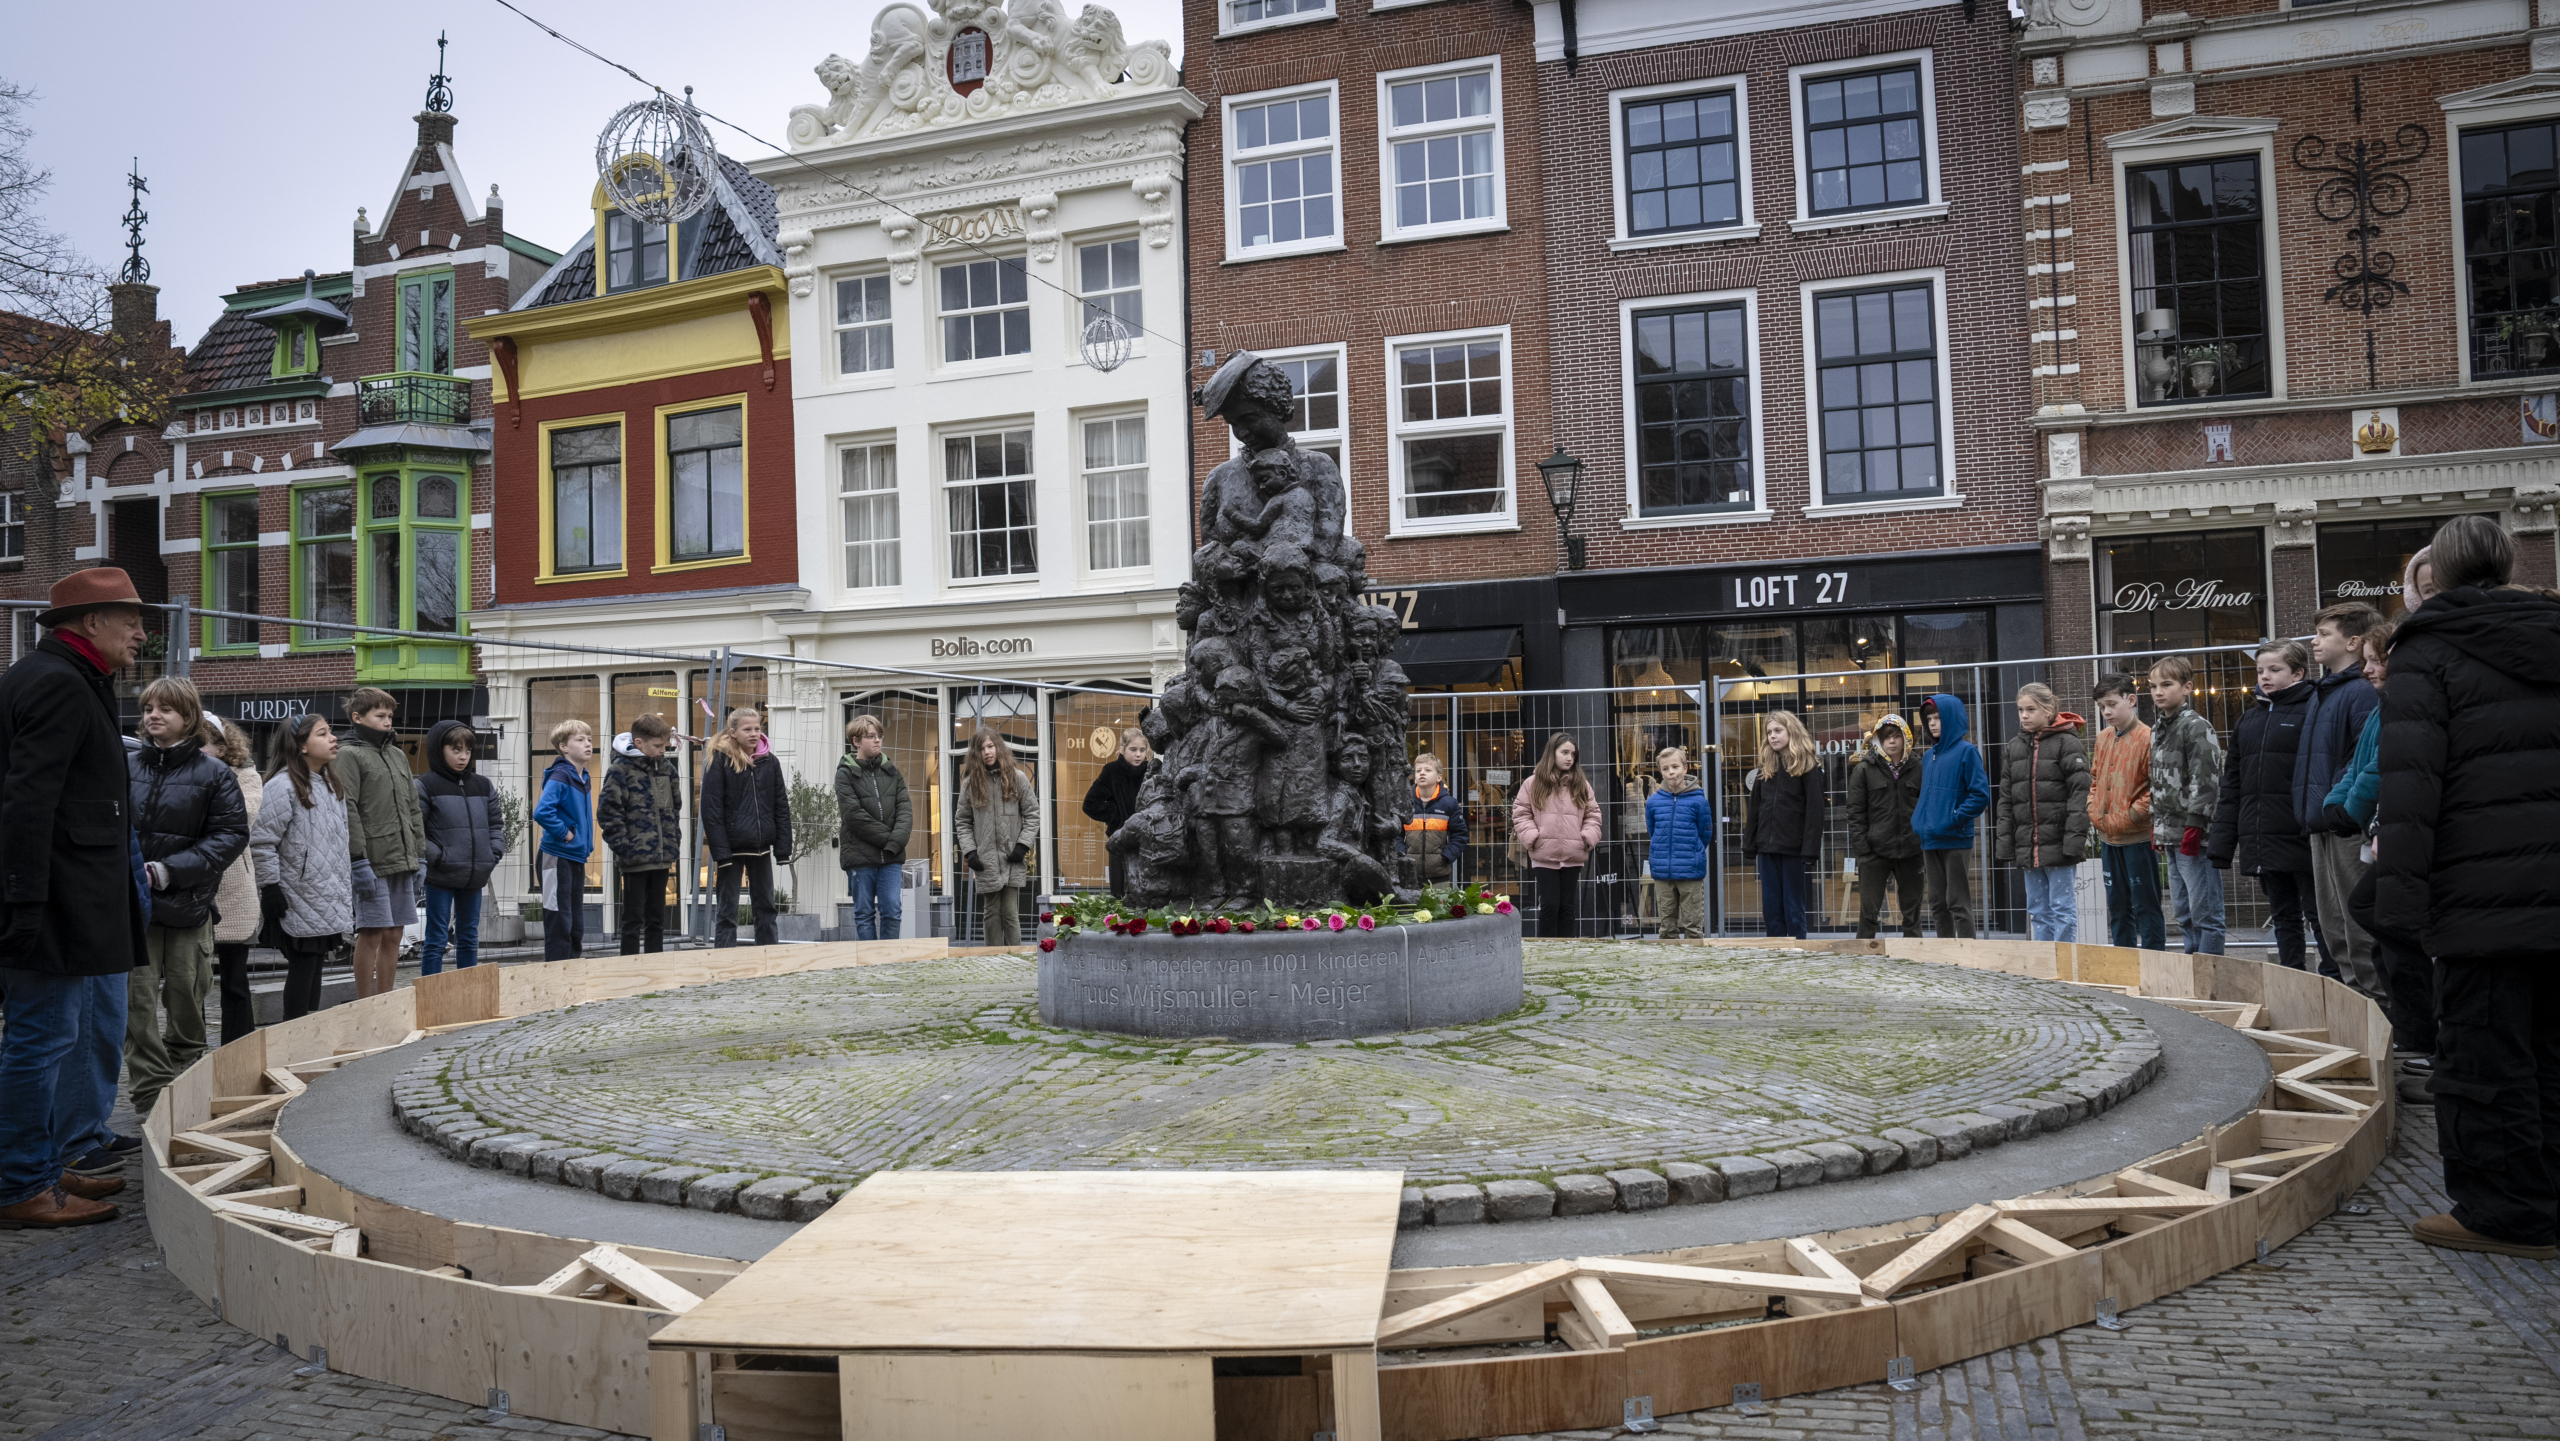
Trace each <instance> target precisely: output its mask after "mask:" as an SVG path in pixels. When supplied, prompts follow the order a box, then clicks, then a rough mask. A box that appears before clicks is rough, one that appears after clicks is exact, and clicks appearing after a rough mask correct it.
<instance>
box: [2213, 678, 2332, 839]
mask: <svg viewBox="0 0 2560 1441" xmlns="http://www.w3.org/2000/svg"><path fill="white" fill-rule="evenodd" d="M2310 701H2311V683H2310V682H2309V681H2308V680H2302V681H2296V682H2295V683H2294V684H2292V685H2291V686H2288V687H2286V688H2285V689H2283V690H2280V691H2277V692H2276V693H2275V694H2274V695H2271V696H2264V697H2261V698H2260V701H2259V702H2258V703H2255V704H2252V705H2251V706H2250V707H2249V711H2248V714H2246V715H2243V716H2242V717H2240V724H2238V725H2236V726H2234V727H2232V730H2231V749H2230V750H2229V751H2227V752H2225V753H2224V755H2223V760H2222V796H2221V799H2220V800H2219V801H2218V802H2216V804H2215V806H2214V811H2213V834H2212V836H2211V837H2210V838H2209V839H2208V840H2207V841H2206V842H2205V854H2206V855H2208V856H2210V857H2212V858H2213V863H2214V864H2215V865H2217V866H2229V867H2231V868H2232V869H2233V870H2236V871H2239V872H2241V873H2242V874H2244V875H2251V874H2255V873H2257V872H2259V871H2293V872H2296V873H2300V872H2307V871H2309V870H2310V869H2311V838H2310V837H2309V836H2306V835H2304V834H2303V833H2302V823H2301V822H2300V821H2298V820H2296V819H2295V818H2294V814H2293V758H2294V754H2295V752H2297V751H2298V750H2300V749H2301V746H2302V732H2303V725H2304V722H2305V721H2307V720H2308V719H2309V718H2310V715H2311V706H2310Z"/></svg>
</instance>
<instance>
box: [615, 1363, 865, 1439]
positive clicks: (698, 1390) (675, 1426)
mask: <svg viewBox="0 0 2560 1441" xmlns="http://www.w3.org/2000/svg"><path fill="white" fill-rule="evenodd" d="M827 1379H828V1380H829V1381H830V1382H832V1381H833V1380H834V1379H835V1378H834V1377H832V1376H830V1377H828V1378H827ZM701 1417H702V1377H701V1373H700V1369H699V1362H698V1360H697V1358H696V1357H695V1356H694V1354H693V1353H692V1352H690V1351H652V1352H650V1353H649V1429H648V1431H647V1432H645V1433H643V1434H645V1435H647V1436H648V1438H649V1441H700V1437H701V1434H702V1433H701V1431H700V1429H699V1427H700V1424H701ZM842 1434H843V1433H842V1431H841V1430H837V1431H830V1432H828V1433H827V1435H828V1436H829V1437H830V1438H833V1437H838V1436H841V1435H842ZM739 1441H747V1438H746V1437H744V1436H743V1435H741V1436H740V1437H739Z"/></svg>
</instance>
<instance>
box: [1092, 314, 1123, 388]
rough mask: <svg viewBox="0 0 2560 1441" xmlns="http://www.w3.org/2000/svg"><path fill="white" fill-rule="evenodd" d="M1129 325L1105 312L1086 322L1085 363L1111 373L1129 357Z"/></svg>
mask: <svg viewBox="0 0 2560 1441" xmlns="http://www.w3.org/2000/svg"><path fill="white" fill-rule="evenodd" d="M1134 339H1135V337H1134V336H1132V335H1130V333H1129V327H1128V326H1127V325H1125V324H1123V323H1122V322H1121V320H1120V317H1119V316H1116V315H1112V314H1109V313H1107V312H1106V313H1104V314H1101V315H1097V316H1095V317H1094V318H1093V319H1091V320H1089V321H1086V322H1085V327H1084V363H1085V364H1087V365H1090V366H1092V367H1093V368H1094V369H1096V370H1099V371H1102V372H1103V373H1105V374H1109V373H1110V372H1112V371H1114V370H1118V369H1119V368H1120V366H1121V364H1122V362H1124V361H1126V360H1127V359H1128V358H1129V346H1130V342H1131V341H1132V340H1134Z"/></svg>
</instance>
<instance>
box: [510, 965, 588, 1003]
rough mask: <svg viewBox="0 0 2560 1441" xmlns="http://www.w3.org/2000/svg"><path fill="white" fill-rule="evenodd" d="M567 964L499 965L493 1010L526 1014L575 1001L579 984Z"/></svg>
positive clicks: (580, 987) (579, 989)
mask: <svg viewBox="0 0 2560 1441" xmlns="http://www.w3.org/2000/svg"><path fill="white" fill-rule="evenodd" d="M580 964H583V963H580ZM567 965H568V963H563V962H556V961H551V962H542V963H538V964H531V965H522V966H505V967H501V968H499V969H498V970H497V972H496V974H497V977H498V994H497V1004H496V1013H497V1014H498V1015H501V1016H529V1015H532V1014H533V1013H534V1012H536V1011H556V1010H558V1009H560V1008H561V1007H562V1006H567V1005H574V1004H576V1002H577V1000H578V998H579V995H580V992H581V989H582V986H581V983H580V981H579V980H578V978H577V977H576V976H574V975H571V974H569V972H568V969H567Z"/></svg>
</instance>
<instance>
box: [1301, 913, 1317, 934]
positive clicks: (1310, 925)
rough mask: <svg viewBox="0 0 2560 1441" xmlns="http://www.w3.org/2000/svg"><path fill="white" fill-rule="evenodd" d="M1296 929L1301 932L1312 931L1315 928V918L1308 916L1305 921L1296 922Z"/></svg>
mask: <svg viewBox="0 0 2560 1441" xmlns="http://www.w3.org/2000/svg"><path fill="white" fill-rule="evenodd" d="M1298 927H1299V929H1301V930H1309V931H1312V930H1314V929H1315V928H1316V918H1315V917H1313V916H1309V917H1307V918H1306V919H1305V920H1303V921H1300V922H1298Z"/></svg>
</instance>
